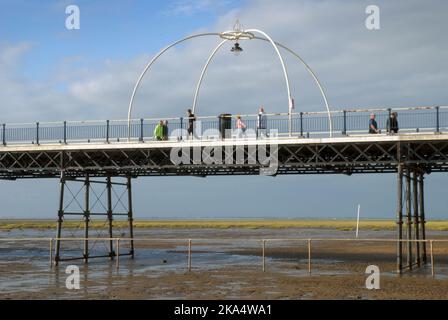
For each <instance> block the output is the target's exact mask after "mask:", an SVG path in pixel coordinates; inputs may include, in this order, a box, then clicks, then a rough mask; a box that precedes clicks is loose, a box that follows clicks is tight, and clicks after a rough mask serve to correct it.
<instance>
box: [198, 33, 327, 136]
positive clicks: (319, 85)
mask: <svg viewBox="0 0 448 320" xmlns="http://www.w3.org/2000/svg"><path fill="white" fill-rule="evenodd" d="M254 39H257V40H263V41H269V40H268V39H265V38H260V37H254ZM224 43H225V40H224V41H223V42H221V43H220V44H218V46H217V47H216V48H215V49H214V50H213V52H212V54H211V55H210V56H209V58H208V60H207V62H206V64H205V65H204V68H203V69H202V73H201V76H200V77H199V80H198V83H197V85H196V91H195V95H194V100H193V113H196V112H195V108H196V103H197V98H198V95H199V90H200V88H201V85H202V81H203V78H204V75H205V72H206V71H207V68H208V66H209V64H210V62H211V60H212V59H213V57H214V56H215V54H216V52H217V51H218V50H219V49H220V48H221V47H222V45H223V44H224ZM275 44H276V45H277V46H279V47H281V48H283V49H285V50H287V51H288V52H290V53H291V54H292V55H294V56H295V57H296V58H297V59H299V61H300V62H301V63H302V64H303V65H304V66H305V68H306V70H307V71H308V73H309V74H310V75H311V76H312V77H313V79H314V81H315V82H316V84H317V86H318V88H319V90H320V93H321V95H322V98H323V100H324V103H325V107H326V109H327V115H328V125H329V131H330V138H331V137H332V136H333V121H332V118H331V112H330V106H329V104H328V99H327V95H326V93H325V91H324V89H323V87H322V85H321V83H320V81H319V79H318V78H317V76H316V74H315V73H314V71H313V70H312V69H311V67H310V66H309V65H308V64H307V63H306V62H305V60H303V59H302V57H300V56H299V55H298V54H297V53H296V52H294V51H293V50H292V49H290V48H288V47H286V46H285V45H283V44H281V43H278V42H275Z"/></svg>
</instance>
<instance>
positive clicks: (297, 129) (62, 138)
mask: <svg viewBox="0 0 448 320" xmlns="http://www.w3.org/2000/svg"><path fill="white" fill-rule="evenodd" d="M392 112H396V113H397V114H398V123H399V127H400V130H399V132H400V133H406V132H407V133H410V132H414V133H415V132H433V133H440V132H444V131H448V106H435V107H412V108H371V109H346V110H338V111H332V112H331V118H332V122H333V136H345V135H358V134H367V133H368V126H369V115H370V114H371V113H375V115H376V121H377V123H378V128H379V129H380V130H382V132H383V133H385V132H386V122H387V119H388V118H389V117H390V114H391V113H392ZM240 117H241V119H242V120H243V122H244V123H245V125H246V127H247V130H246V131H247V132H248V133H247V134H244V138H250V137H255V136H256V131H257V115H256V114H248V115H240ZM266 117H267V128H266V129H267V130H268V131H270V130H275V131H276V134H275V135H276V136H279V137H281V136H289V135H290V132H289V115H288V114H287V113H270V114H269V113H268V114H266ZM160 120H166V121H168V140H174V141H179V140H184V139H187V138H188V132H187V128H188V122H189V118H187V117H177V118H173V117H172V118H149V119H133V120H131V123H130V125H129V126H130V127H129V129H130V131H129V132H130V137H129V136H128V134H129V132H128V122H127V120H92V121H62V122H36V123H12V124H5V123H4V124H2V125H1V128H0V144H2V145H3V146H6V145H19V144H20V145H27V144H35V145H40V144H55V143H56V144H58V143H59V144H68V143H93V142H97V143H98V142H103V143H117V142H128V140H130V141H133V142H135V141H140V142H148V141H155V140H156V139H155V138H154V129H155V127H156V125H157V124H158V123H159V121H160ZM227 126H228V128H229V129H231V130H233V133H234V134H233V137H238V136H239V137H241V135H238V134H236V131H237V130H236V115H232V116H230V119H229V123H228V124H227ZM221 127H222V126H221ZM226 128H227V127H226ZM220 129H222V128H220V118H219V116H207V117H196V121H195V138H196V139H216V138H219V137H220ZM329 134H330V132H329V120H328V116H327V113H326V112H297V113H293V114H292V122H291V135H292V136H293V137H311V136H329ZM128 138H129V139H128Z"/></svg>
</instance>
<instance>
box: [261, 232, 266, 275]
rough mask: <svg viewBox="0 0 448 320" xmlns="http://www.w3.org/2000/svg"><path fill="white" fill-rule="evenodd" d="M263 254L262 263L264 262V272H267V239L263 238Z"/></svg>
mask: <svg viewBox="0 0 448 320" xmlns="http://www.w3.org/2000/svg"><path fill="white" fill-rule="evenodd" d="M262 244H263V245H262V256H263V260H262V263H263V272H265V271H266V240H263V241H262Z"/></svg>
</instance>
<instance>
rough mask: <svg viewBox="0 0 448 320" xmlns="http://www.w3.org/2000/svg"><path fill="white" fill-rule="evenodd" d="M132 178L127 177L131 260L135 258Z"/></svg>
mask: <svg viewBox="0 0 448 320" xmlns="http://www.w3.org/2000/svg"><path fill="white" fill-rule="evenodd" d="M131 182H132V178H131V177H130V176H128V177H127V184H126V186H127V189H128V222H129V238H131V242H130V246H131V247H130V250H129V254H130V255H131V258H134V240H133V239H134V217H133V209H132V189H131Z"/></svg>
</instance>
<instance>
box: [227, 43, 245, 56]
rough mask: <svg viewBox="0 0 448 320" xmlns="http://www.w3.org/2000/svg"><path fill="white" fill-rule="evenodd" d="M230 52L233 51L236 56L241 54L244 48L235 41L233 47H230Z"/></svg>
mask: <svg viewBox="0 0 448 320" xmlns="http://www.w3.org/2000/svg"><path fill="white" fill-rule="evenodd" d="M230 52H233V54H235V56H239V55H240V53H241V52H243V48H241V47H240V44H239V43H238V42H235V44H234V45H233V47H232V49H230Z"/></svg>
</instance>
